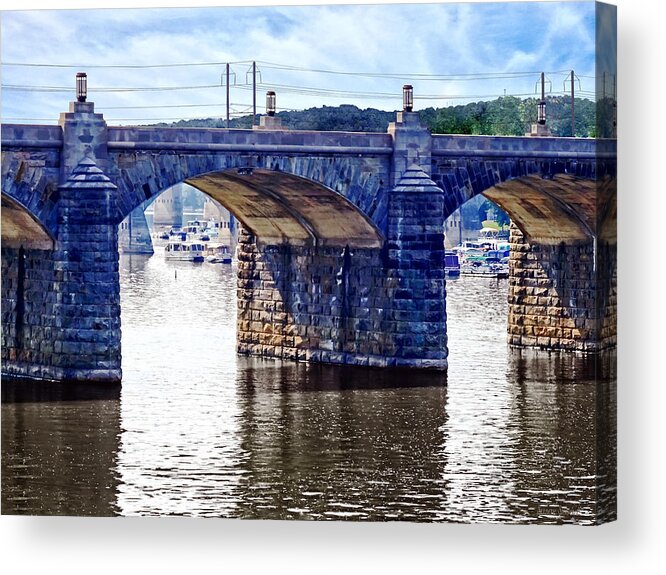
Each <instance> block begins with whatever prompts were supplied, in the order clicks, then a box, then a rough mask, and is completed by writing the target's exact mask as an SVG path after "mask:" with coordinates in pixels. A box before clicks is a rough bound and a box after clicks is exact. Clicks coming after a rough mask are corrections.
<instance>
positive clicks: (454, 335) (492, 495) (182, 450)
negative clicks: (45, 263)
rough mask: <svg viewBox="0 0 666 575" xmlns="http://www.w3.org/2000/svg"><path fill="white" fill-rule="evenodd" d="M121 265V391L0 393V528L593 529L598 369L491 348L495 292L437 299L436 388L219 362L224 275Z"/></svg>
mask: <svg viewBox="0 0 666 575" xmlns="http://www.w3.org/2000/svg"><path fill="white" fill-rule="evenodd" d="M162 249H163V248H160V247H156V252H155V254H154V255H153V256H152V257H148V256H128V255H125V256H121V299H122V333H123V386H122V389H121V390H120V391H119V392H115V393H111V394H109V395H110V396H109V397H107V396H105V395H104V394H102V395H99V396H98V395H94V394H93V395H91V396H90V397H85V398H83V397H82V395H81V392H80V391H70V390H68V389H61V388H58V387H57V386H51V387H50V388H49V389H46V390H45V389H44V388H43V387H42V386H25V385H23V386H14V385H12V386H9V385H8V384H7V383H6V382H5V383H3V403H2V512H3V514H45V515H160V516H163V515H186V516H201V517H242V518H253V519H261V518H265V519H317V520H336V519H337V520H340V519H350V520H382V521H384V520H411V521H448V522H508V523H579V524H589V523H595V522H597V521H598V520H599V519H600V518H601V519H603V518H612V517H613V516H614V512H613V511H612V507H613V505H614V501H615V491H614V489H613V488H612V487H609V488H606V489H603V488H600V487H599V485H603V484H608V485H613V484H614V482H615V472H614V462H615V425H614V420H615V412H616V407H615V377H616V374H615V370H614V368H613V367H612V366H614V362H615V357H614V356H601V357H599V358H593V359H586V358H584V357H582V356H579V355H575V354H554V353H553V354H548V353H543V352H541V353H537V352H534V351H522V352H520V351H515V350H510V349H508V347H507V344H506V318H507V303H506V302H507V286H508V280H492V279H487V278H476V277H474V278H473V277H463V278H459V279H455V280H450V281H449V282H448V284H447V291H448V294H447V307H448V333H449V352H450V355H449V364H450V366H449V370H448V374H447V375H446V377H442V376H439V375H419V376H416V375H414V374H409V373H407V374H405V373H404V372H397V373H396V372H391V371H383V370H372V369H352V368H342V367H333V366H307V365H304V364H294V363H281V362H278V361H273V360H261V359H256V358H245V357H238V356H236V354H235V352H234V343H235V314H236V311H235V306H236V295H235V289H236V288H235V275H234V274H235V268H234V266H225V265H219V264H218V265H213V264H208V263H203V264H190V263H185V262H182V263H181V262H166V261H165V260H164V257H163V254H162V251H161V250H162Z"/></svg>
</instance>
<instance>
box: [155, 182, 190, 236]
mask: <svg viewBox="0 0 666 575" xmlns="http://www.w3.org/2000/svg"><path fill="white" fill-rule="evenodd" d="M184 185H185V184H177V185H175V186H173V187H171V188H169V189H168V190H166V191H164V192H162V193H161V194H160V195H159V196H158V198H157V199H156V200H155V201H154V202H153V204H152V206H153V210H154V214H153V225H154V226H182V225H183V195H182V187H183V186H184Z"/></svg>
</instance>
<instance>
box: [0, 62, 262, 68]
mask: <svg viewBox="0 0 666 575" xmlns="http://www.w3.org/2000/svg"><path fill="white" fill-rule="evenodd" d="M248 62H249V60H238V61H237V62H187V63H179V64H37V63H34V62H2V64H1V65H2V66H14V67H26V68H28V67H30V68H76V69H86V68H90V69H100V68H112V69H122V70H128V69H146V68H187V67H192V66H224V65H226V64H246V63H248Z"/></svg>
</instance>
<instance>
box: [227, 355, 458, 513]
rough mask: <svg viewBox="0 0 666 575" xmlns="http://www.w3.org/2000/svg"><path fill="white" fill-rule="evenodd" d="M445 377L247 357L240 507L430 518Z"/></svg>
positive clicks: (436, 495)
mask: <svg viewBox="0 0 666 575" xmlns="http://www.w3.org/2000/svg"><path fill="white" fill-rule="evenodd" d="M356 382H358V383H359V386H356V385H355V383H356ZM406 383H409V385H405V384H406ZM441 383H442V378H441V377H440V376H436V375H434V374H429V375H424V376H422V377H421V378H419V379H418V380H411V381H409V380H408V379H406V376H405V374H404V373H403V372H387V371H374V370H363V369H354V368H338V367H331V366H315V367H306V366H303V365H281V366H276V365H275V363H274V362H262V361H258V360H248V363H247V367H246V368H245V369H243V370H242V371H241V380H240V381H239V384H240V385H239V389H238V393H239V403H240V405H241V409H242V411H243V416H242V418H241V421H242V424H241V429H240V433H241V437H242V446H243V448H244V450H245V452H246V453H247V458H246V460H245V462H244V464H243V468H244V469H245V470H246V471H247V474H245V475H244V476H243V479H242V487H243V490H244V496H243V503H242V505H241V506H240V508H239V510H238V514H239V515H240V516H241V517H248V518H272V519H285V518H307V519H370V520H386V519H412V520H427V519H428V515H429V511H428V508H429V507H430V508H431V507H433V503H435V506H436V503H437V502H438V501H439V500H441V498H442V489H441V486H440V485H439V484H440V483H441V482H440V479H439V478H440V475H441V472H442V462H441V460H440V457H439V446H440V444H441V442H442V433H441V431H440V428H441V427H442V425H443V424H444V422H445V419H446V411H445V404H446V387H444V386H442V385H441ZM425 384H431V385H429V386H428V385H426V386H425V387H417V386H419V385H425ZM424 501H428V502H429V504H428V505H423V502H424Z"/></svg>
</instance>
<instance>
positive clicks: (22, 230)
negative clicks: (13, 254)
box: [1, 193, 54, 250]
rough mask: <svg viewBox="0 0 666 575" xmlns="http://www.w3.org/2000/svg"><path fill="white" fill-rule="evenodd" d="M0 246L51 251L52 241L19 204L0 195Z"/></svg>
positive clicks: (36, 221) (41, 226) (44, 229)
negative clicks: (0, 241) (0, 197)
mask: <svg viewBox="0 0 666 575" xmlns="http://www.w3.org/2000/svg"><path fill="white" fill-rule="evenodd" d="M1 208H2V210H1V212H2V217H1V225H2V228H1V230H2V234H1V235H2V245H3V246H4V247H13V248H19V247H21V246H23V247H24V248H29V249H38V250H52V249H53V247H54V240H53V238H52V237H51V234H49V232H48V231H47V230H46V228H45V227H44V226H43V225H42V224H41V223H40V222H39V221H38V220H37V219H36V218H35V217H34V216H33V215H32V214H31V213H30V212H29V211H28V210H27V209H26V208H25V207H24V206H23V205H21V204H20V203H19V202H17V201H16V200H14V199H12V198H10V197H9V196H8V195H6V194H4V193H3V194H2V205H1Z"/></svg>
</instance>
